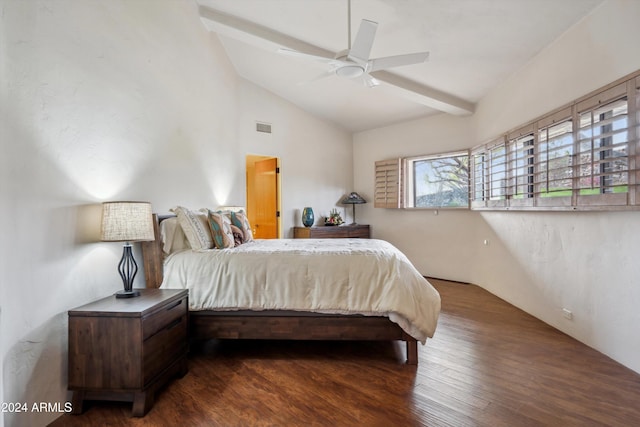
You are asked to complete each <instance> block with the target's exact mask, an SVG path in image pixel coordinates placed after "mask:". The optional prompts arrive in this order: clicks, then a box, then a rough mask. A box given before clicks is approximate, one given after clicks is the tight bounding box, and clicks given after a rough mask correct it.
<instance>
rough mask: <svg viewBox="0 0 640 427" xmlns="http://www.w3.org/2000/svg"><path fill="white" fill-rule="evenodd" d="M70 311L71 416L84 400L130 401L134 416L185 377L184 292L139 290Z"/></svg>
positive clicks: (185, 303) (151, 404) (185, 316)
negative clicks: (169, 384)
mask: <svg viewBox="0 0 640 427" xmlns="http://www.w3.org/2000/svg"><path fill="white" fill-rule="evenodd" d="M140 292H141V295H140V296H139V297H135V298H127V299H122V298H115V297H114V296H109V297H106V298H103V299H101V300H98V301H95V302H92V303H90V304H87V305H83V306H82V307H78V308H75V309H73V310H69V386H68V388H69V390H71V391H73V400H72V403H73V413H74V414H80V413H82V412H83V409H84V408H83V406H84V401H85V400H117V401H131V402H133V411H132V414H133V416H136V417H141V416H144V415H145V414H146V413H147V412H148V411H149V409H151V407H152V406H153V402H154V399H155V393H156V390H157V389H158V388H159V387H161V386H162V385H164V384H165V383H166V382H167V381H168V380H170V379H171V378H172V377H174V376H184V375H185V374H186V373H187V350H188V340H187V325H188V306H189V296H188V295H189V294H188V291H187V290H183V289H180V290H174V289H140Z"/></svg>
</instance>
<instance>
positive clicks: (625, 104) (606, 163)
mask: <svg viewBox="0 0 640 427" xmlns="http://www.w3.org/2000/svg"><path fill="white" fill-rule="evenodd" d="M638 74H640V72H638V73H635V75H634V76H633V77H632V78H627V79H626V80H624V79H623V80H622V81H620V82H616V83H614V84H612V85H609V86H608V87H606V88H605V89H603V90H601V91H599V92H597V93H595V94H592V95H589V96H587V97H584V98H582V99H580V100H578V101H576V102H574V103H573V104H572V105H570V106H568V107H564V108H562V109H559V110H557V111H555V112H553V113H551V114H549V115H547V116H545V117H542V118H540V119H538V120H536V121H534V122H532V123H530V124H528V125H525V126H523V127H521V128H519V129H517V130H515V131H512V132H510V133H509V134H507V135H504V136H503V137H501V138H499V139H497V140H494V141H492V142H490V143H487V144H484V145H481V146H479V147H475V148H474V149H472V150H471V163H472V164H471V171H472V176H471V177H470V178H471V189H472V191H471V207H472V208H474V209H627V208H631V209H638V208H640V190H639V189H638V188H639V186H638V182H637V180H639V179H640V173H638V166H639V165H640V149H638V145H639V144H640V141H639V137H640V111H639V110H640V76H638Z"/></svg>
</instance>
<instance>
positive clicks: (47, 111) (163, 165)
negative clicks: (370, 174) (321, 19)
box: [0, 0, 352, 426]
mask: <svg viewBox="0 0 640 427" xmlns="http://www.w3.org/2000/svg"><path fill="white" fill-rule="evenodd" d="M0 10H2V13H0V29H1V31H2V34H1V35H0V43H2V45H1V50H0V55H1V57H0V67H1V68H0V97H1V98H0V99H1V103H0V108H2V114H1V115H0V120H2V122H1V127H0V132H1V134H0V136H1V138H0V149H1V151H0V153H1V156H0V198H1V200H2V208H3V209H0V221H1V223H2V239H1V240H0V263H1V265H0V286H1V288H0V304H1V311H0V316H1V317H0V328H1V329H0V356H1V357H2V380H3V382H2V388H1V390H2V391H1V393H2V394H1V396H2V400H3V401H5V402H26V403H28V404H29V405H31V404H32V403H34V402H66V401H67V399H68V398H69V396H68V393H67V390H66V386H67V368H66V363H67V348H66V346H67V329H66V328H67V315H66V311H67V310H68V309H71V308H73V307H76V306H79V305H81V304H84V303H87V302H89V301H91V300H93V299H96V298H98V297H103V296H107V295H110V294H111V293H113V292H114V291H116V290H118V289H121V287H122V284H121V281H120V278H119V276H118V274H117V271H116V265H117V262H118V259H119V257H120V255H121V251H122V248H121V247H120V246H119V245H117V244H113V243H99V242H96V238H97V236H96V231H97V228H96V226H97V224H98V221H99V216H100V211H99V203H100V202H101V201H104V200H128V199H133V200H148V201H150V202H152V204H153V206H154V209H155V210H156V211H158V212H167V211H168V209H169V208H171V207H172V206H174V205H176V204H183V205H186V206H190V207H195V208H199V207H203V206H211V207H215V206H217V205H219V204H222V203H234V204H235V203H244V199H245V194H244V191H245V170H244V167H245V155H246V154H250V153H251V154H268V155H277V156H280V157H281V159H282V166H283V190H284V191H283V195H282V199H283V216H284V218H283V224H284V227H285V229H288V228H290V227H291V226H292V225H293V224H294V222H295V221H299V218H297V217H296V213H295V211H296V210H297V209H300V208H301V207H303V206H306V205H311V206H314V207H315V208H316V209H317V210H319V211H322V210H327V211H328V210H329V209H330V208H331V207H332V205H333V204H335V201H336V200H338V199H339V198H340V196H342V195H343V194H344V193H345V192H346V191H347V189H348V188H350V187H351V185H352V173H351V165H352V153H351V150H350V146H349V145H350V141H351V138H350V135H349V134H347V133H346V132H345V131H343V130H341V129H339V128H337V127H335V126H332V125H330V124H327V123H325V122H322V121H320V120H318V119H316V118H313V117H311V116H310V115H308V114H306V113H304V112H303V111H301V110H299V109H297V108H295V107H294V106H293V105H291V104H290V103H288V102H286V101H284V100H281V99H279V98H277V97H275V96H274V95H272V94H270V93H267V92H265V91H263V90H261V89H259V88H256V87H255V86H253V85H251V84H250V83H248V82H246V81H244V80H242V79H239V78H238V77H237V75H236V73H235V71H234V70H233V67H232V66H231V64H230V63H229V61H228V60H227V57H226V54H225V52H224V49H223V48H222V46H221V44H220V43H219V41H218V39H217V38H216V37H215V36H213V35H210V34H208V33H207V32H206V31H205V30H204V28H203V26H202V24H201V22H200V20H199V18H198V15H197V10H196V5H195V2H190V1H169V0H166V1H157V0H136V1H130V0H110V1H108V2H84V1H75V0H57V1H55V2H51V1H37V0H29V1H22V0H1V4H0ZM254 120H266V121H270V122H272V123H273V125H274V134H273V135H271V137H270V140H269V141H264V140H260V139H259V137H258V136H256V135H255V134H253V133H252V132H251V131H250V130H249V129H250V128H252V127H253V126H254V123H253V122H254ZM328 153H333V154H334V155H333V156H330V155H329V154H328ZM137 279H138V280H137V282H138V285H140V283H141V280H140V279H142V277H141V274H139V276H138V277H137ZM59 415H60V414H57V413H26V414H20V415H16V414H3V416H4V418H0V420H2V421H1V422H2V423H3V424H4V425H7V426H33V425H45V424H46V423H48V422H50V421H51V420H53V419H55V418H56V417H58V416H59Z"/></svg>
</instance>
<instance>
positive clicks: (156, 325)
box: [142, 298, 187, 340]
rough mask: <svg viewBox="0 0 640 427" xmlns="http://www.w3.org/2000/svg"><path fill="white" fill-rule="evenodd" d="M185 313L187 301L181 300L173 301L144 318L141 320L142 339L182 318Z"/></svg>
mask: <svg viewBox="0 0 640 427" xmlns="http://www.w3.org/2000/svg"><path fill="white" fill-rule="evenodd" d="M186 313H187V300H186V299H184V298H183V299H181V300H179V301H173V302H172V303H170V304H167V305H166V306H164V307H162V309H161V310H159V311H157V312H155V313H153V314H151V315H149V316H147V317H145V318H144V319H143V320H142V339H143V340H146V339H147V338H149V337H151V336H153V335H154V334H155V333H157V332H158V331H160V330H161V329H163V328H165V327H166V326H167V325H169V324H170V323H172V322H173V321H174V320H175V319H177V318H179V317H181V316H184V315H185V314H186Z"/></svg>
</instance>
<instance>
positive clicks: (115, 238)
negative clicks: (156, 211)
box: [100, 202, 155, 298]
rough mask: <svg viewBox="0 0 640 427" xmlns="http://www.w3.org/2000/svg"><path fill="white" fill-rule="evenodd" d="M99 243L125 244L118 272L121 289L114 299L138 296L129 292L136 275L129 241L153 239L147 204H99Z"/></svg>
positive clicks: (148, 204)
mask: <svg viewBox="0 0 640 427" xmlns="http://www.w3.org/2000/svg"><path fill="white" fill-rule="evenodd" d="M100 239H101V240H102V241H103V242H125V243H124V249H123V251H122V259H120V263H119V264H118V272H119V273H120V277H121V278H122V282H123V284H124V290H122V291H118V292H116V298H131V297H136V296H138V295H140V292H139V291H135V290H133V279H134V278H135V277H136V273H137V272H138V264H136V260H135V259H134V258H133V252H132V250H131V242H148V241H152V240H155V236H154V232H153V212H152V211H151V203H148V202H105V203H103V204H102V229H101V233H100Z"/></svg>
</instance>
